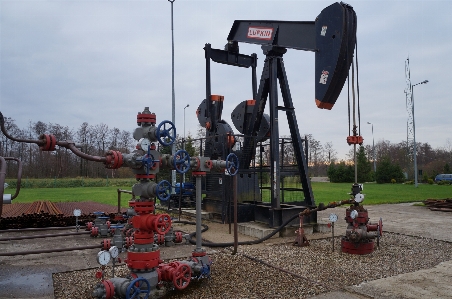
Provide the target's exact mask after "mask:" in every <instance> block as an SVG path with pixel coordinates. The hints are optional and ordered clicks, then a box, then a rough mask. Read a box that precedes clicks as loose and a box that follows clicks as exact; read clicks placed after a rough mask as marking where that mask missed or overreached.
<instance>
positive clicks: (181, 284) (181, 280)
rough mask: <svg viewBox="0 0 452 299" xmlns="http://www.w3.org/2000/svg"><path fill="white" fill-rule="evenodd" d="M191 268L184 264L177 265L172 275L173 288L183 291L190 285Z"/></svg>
mask: <svg viewBox="0 0 452 299" xmlns="http://www.w3.org/2000/svg"><path fill="white" fill-rule="evenodd" d="M190 279H191V268H190V266H188V265H186V264H179V265H178V266H177V268H176V269H175V272H174V275H173V284H174V287H175V288H176V289H178V290H183V289H185V288H186V287H188V285H189V284H190Z"/></svg>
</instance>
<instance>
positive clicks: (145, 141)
mask: <svg viewBox="0 0 452 299" xmlns="http://www.w3.org/2000/svg"><path fill="white" fill-rule="evenodd" d="M150 145H151V141H150V140H149V139H147V138H143V139H141V142H140V146H141V149H142V150H144V151H147V150H148V148H149V146H150Z"/></svg>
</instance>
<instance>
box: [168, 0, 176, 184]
mask: <svg viewBox="0 0 452 299" xmlns="http://www.w3.org/2000/svg"><path fill="white" fill-rule="evenodd" d="M168 1H169V2H170V3H171V48H172V52H171V89H172V117H171V121H172V122H173V125H174V127H176V95H175V92H174V26H173V3H174V1H175V0H168ZM175 153H176V144H175V143H173V144H172V145H171V155H173V156H174V154H175ZM171 185H172V186H175V185H176V171H175V170H172V171H171ZM172 190H174V188H172Z"/></svg>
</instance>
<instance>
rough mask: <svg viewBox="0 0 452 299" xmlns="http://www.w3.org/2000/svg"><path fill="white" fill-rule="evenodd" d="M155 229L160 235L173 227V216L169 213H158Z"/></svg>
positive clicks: (154, 222)
mask: <svg viewBox="0 0 452 299" xmlns="http://www.w3.org/2000/svg"><path fill="white" fill-rule="evenodd" d="M153 224H154V228H153V229H154V231H155V232H157V233H158V234H160V235H164V234H166V233H167V232H169V230H170V229H171V216H170V215H168V214H160V215H158V216H157V217H156V218H155V219H154V221H153Z"/></svg>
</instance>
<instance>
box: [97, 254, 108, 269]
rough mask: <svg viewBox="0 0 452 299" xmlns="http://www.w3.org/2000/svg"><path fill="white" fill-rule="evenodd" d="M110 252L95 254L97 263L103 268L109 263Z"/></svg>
mask: <svg viewBox="0 0 452 299" xmlns="http://www.w3.org/2000/svg"><path fill="white" fill-rule="evenodd" d="M110 258H111V256H110V252H108V251H106V250H102V251H100V252H99V253H98V254H97V262H98V263H99V264H101V265H102V266H105V265H106V264H108V262H109V261H110Z"/></svg>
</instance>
